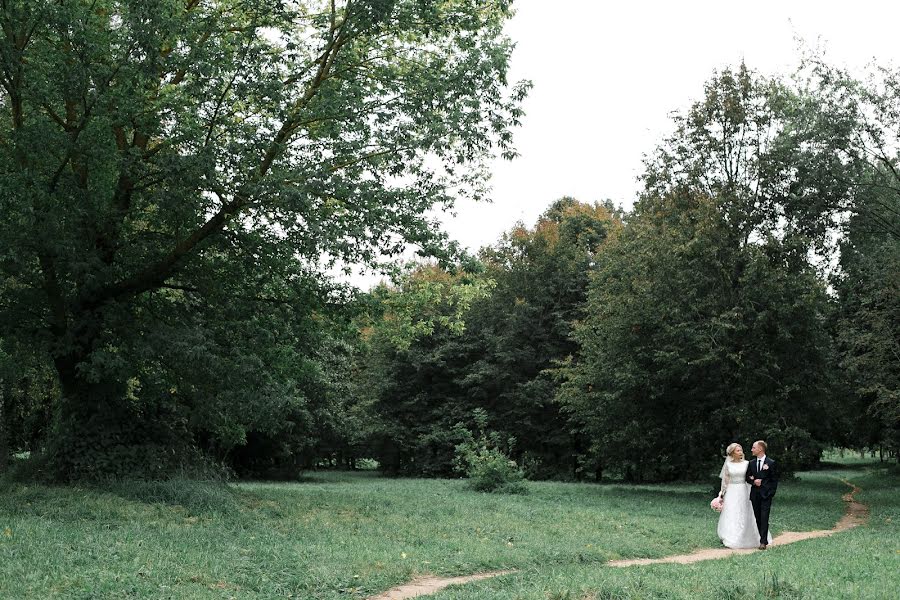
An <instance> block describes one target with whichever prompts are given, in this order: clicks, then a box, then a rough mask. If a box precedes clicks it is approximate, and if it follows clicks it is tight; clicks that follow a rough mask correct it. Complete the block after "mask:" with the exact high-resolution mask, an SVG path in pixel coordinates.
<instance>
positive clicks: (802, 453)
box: [765, 426, 822, 477]
mask: <svg viewBox="0 0 900 600" xmlns="http://www.w3.org/2000/svg"><path fill="white" fill-rule="evenodd" d="M765 435H766V437H765V440H766V444H768V446H769V452H771V454H772V457H773V458H774V459H775V460H776V461H778V468H779V475H780V476H781V477H789V476H791V475H793V474H794V473H796V472H797V471H805V470H807V469H810V468H812V467H814V466H816V465H817V464H819V461H820V460H821V459H822V444H820V443H819V442H817V441H816V440H814V439H813V437H812V436H811V435H810V434H809V432H808V431H806V430H805V429H801V428H799V427H794V426H786V427H784V428H777V427H773V428H770V429H768V430H766V432H765Z"/></svg>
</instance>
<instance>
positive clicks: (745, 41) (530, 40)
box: [354, 0, 900, 287]
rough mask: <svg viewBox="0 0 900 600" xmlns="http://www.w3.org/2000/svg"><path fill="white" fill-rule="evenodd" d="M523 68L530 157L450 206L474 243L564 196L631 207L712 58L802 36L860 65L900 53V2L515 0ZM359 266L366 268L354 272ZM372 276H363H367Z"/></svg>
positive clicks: (522, 131)
mask: <svg viewBox="0 0 900 600" xmlns="http://www.w3.org/2000/svg"><path fill="white" fill-rule="evenodd" d="M514 6H515V8H516V10H517V14H516V16H515V17H514V18H513V19H512V20H511V21H510V22H509V24H508V26H507V32H508V34H509V36H510V37H511V38H512V39H513V40H515V41H516V43H517V47H516V50H515V53H514V54H513V58H512V69H511V77H510V79H511V80H512V81H515V80H518V79H530V80H531V81H532V82H533V83H534V89H533V90H532V91H531V94H530V96H529V97H528V99H527V100H526V101H525V104H524V108H525V112H526V115H525V118H524V120H523V123H522V127H521V128H519V129H518V130H517V131H516V132H515V142H516V147H517V148H518V150H519V153H520V157H519V158H517V159H516V160H514V161H512V162H507V161H501V160H498V161H497V162H496V163H495V164H494V165H493V168H492V172H493V179H492V188H493V192H492V194H491V196H492V199H493V203H492V204H474V203H460V204H459V205H458V206H457V210H456V212H457V216H456V217H455V218H452V217H450V216H447V218H446V219H445V223H446V229H447V231H448V232H449V233H450V234H451V236H452V237H453V238H454V239H457V240H459V241H460V242H461V243H462V244H463V245H464V246H466V247H468V248H470V249H471V250H473V251H474V250H477V249H478V248H479V247H481V246H483V245H487V244H491V243H493V242H494V241H496V239H497V238H498V237H499V235H500V234H501V233H502V232H503V231H504V230H507V229H509V228H510V227H511V226H512V225H513V224H514V223H515V222H516V221H518V220H522V221H524V222H525V223H526V224H528V225H531V224H533V223H534V221H535V220H536V218H537V217H538V215H540V214H541V213H542V212H543V211H544V210H545V209H546V207H547V206H548V205H549V204H550V203H551V202H553V201H554V200H555V199H557V198H560V197H561V196H566V195H568V196H574V197H576V198H578V199H579V200H582V201H594V200H602V199H605V198H609V199H611V200H613V201H614V202H616V203H617V204H621V205H624V206H625V207H630V206H631V203H632V202H633V200H634V196H635V193H636V191H637V184H636V182H635V178H636V177H637V175H638V173H639V171H640V168H641V158H642V155H643V154H644V153H646V152H649V151H651V150H652V149H653V148H654V146H655V145H656V144H657V143H658V141H659V140H660V139H661V138H662V137H663V136H664V135H665V134H666V133H667V132H668V131H669V127H670V120H669V113H670V112H671V111H673V110H677V109H682V108H684V107H686V106H687V105H689V104H690V102H691V101H692V100H694V99H697V98H698V97H699V95H700V94H701V92H702V89H703V83H704V82H705V81H706V80H707V79H709V77H710V76H711V74H712V71H713V70H714V69H717V68H721V67H724V66H729V65H731V66H733V65H736V64H738V63H739V62H740V61H741V60H744V61H745V62H746V63H747V65H748V66H749V67H750V68H752V69H755V70H758V71H761V72H763V73H765V74H774V73H783V74H788V73H790V71H792V70H793V68H794V67H795V65H796V64H797V61H798V56H799V53H798V50H797V43H796V41H795V38H796V37H798V36H799V37H801V38H803V39H804V40H806V42H807V43H808V44H809V45H811V46H817V45H823V46H824V47H825V48H826V50H827V56H828V57H829V59H830V61H831V62H833V63H837V64H840V65H843V66H847V67H851V68H854V69H856V68H859V69H862V67H864V66H865V64H866V63H869V62H870V61H872V60H873V59H877V60H878V61H879V62H881V63H888V62H892V63H895V64H896V63H897V62H900V61H898V59H900V44H898V41H897V26H898V24H900V19H898V17H900V4H898V3H896V2H889V1H884V0H881V1H872V0H857V1H855V2H840V3H839V2H830V1H827V0H826V1H819V2H813V1H792V0H783V1H781V2H777V1H773V0H755V1H754V2H723V1H721V0H717V1H707V0H696V1H695V0H684V1H681V2H671V1H669V2H667V1H656V2H650V1H640V0H632V1H630V2H615V3H613V2H604V1H602V0H516V1H515V3H514ZM354 279H356V278H354ZM373 279H374V278H372V277H368V278H360V279H359V280H357V281H356V282H357V283H358V284H360V285H363V286H364V287H366V286H367V284H370V283H371V281H372V280H373Z"/></svg>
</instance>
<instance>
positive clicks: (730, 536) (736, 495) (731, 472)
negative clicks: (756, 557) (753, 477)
mask: <svg viewBox="0 0 900 600" xmlns="http://www.w3.org/2000/svg"><path fill="white" fill-rule="evenodd" d="M725 453H726V454H727V455H728V456H727V458H726V459H725V464H724V465H722V472H721V473H719V477H721V478H722V489H721V491H720V492H719V497H720V498H722V500H723V506H722V513H721V514H720V515H719V525H718V527H717V528H716V532H717V533H718V534H719V539H720V540H722V543H723V544H724V545H725V546H726V547H728V548H757V547H759V530H758V529H757V528H756V518H755V517H754V516H753V506H751V505H750V484H748V483H747V465H748V464H749V463H748V462H747V461H746V460H744V449H743V448H741V445H740V444H738V443H737V442H735V443H733V444H729V445H728V448H727V449H726V451H725ZM771 542H772V534H771V533H770V534H769V543H771Z"/></svg>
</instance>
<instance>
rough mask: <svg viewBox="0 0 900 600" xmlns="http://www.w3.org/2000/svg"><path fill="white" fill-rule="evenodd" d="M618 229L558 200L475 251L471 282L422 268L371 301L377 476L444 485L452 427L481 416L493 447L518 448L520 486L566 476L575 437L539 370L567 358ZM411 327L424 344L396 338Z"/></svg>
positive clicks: (597, 207)
mask: <svg viewBox="0 0 900 600" xmlns="http://www.w3.org/2000/svg"><path fill="white" fill-rule="evenodd" d="M618 223H619V221H618V217H617V216H616V213H615V211H614V210H612V209H611V208H610V207H609V206H606V205H601V204H585V203H580V202H577V201H575V200H573V199H571V198H564V199H562V200H559V201H557V202H555V203H554V204H553V205H552V206H551V207H550V208H549V209H548V210H547V211H546V212H545V213H544V215H542V216H541V217H540V219H539V220H538V222H537V223H536V224H535V226H534V227H533V228H530V229H529V228H526V227H524V226H521V225H520V226H517V227H515V228H514V229H512V230H511V231H510V232H508V233H507V234H505V235H504V236H503V237H502V238H501V239H500V240H499V241H498V242H497V244H495V245H494V246H491V247H487V248H483V249H482V251H481V252H480V264H481V272H479V273H477V274H466V273H459V272H457V273H453V274H451V273H450V272H447V271H442V270H440V269H437V268H423V269H421V270H420V271H418V272H415V273H414V276H412V277H409V278H407V279H404V280H402V282H401V285H400V286H399V287H398V289H395V290H388V289H387V288H384V289H382V290H376V294H375V296H376V299H377V300H378V301H380V303H381V306H382V307H383V309H382V310H383V312H382V313H381V315H380V318H379V319H377V320H375V322H374V324H373V325H372V330H371V337H370V341H369V344H370V346H369V351H370V353H371V354H370V355H369V358H368V360H367V364H366V371H367V374H368V377H371V381H372V382H373V383H372V385H371V386H370V387H371V388H372V389H373V391H374V393H373V396H374V397H375V400H374V402H373V403H372V410H373V411H374V413H375V414H376V415H377V417H378V421H377V425H376V427H375V429H376V432H375V438H376V441H375V449H376V453H377V455H378V458H379V461H380V462H381V464H382V465H383V467H384V468H385V469H386V470H388V471H389V472H401V473H407V474H425V475H441V476H450V475H452V474H453V468H452V463H453V453H454V447H455V446H456V445H457V444H459V443H460V442H461V441H462V439H460V438H459V433H458V432H457V431H456V430H455V429H454V425H455V424H456V423H458V422H466V421H468V419H469V415H470V414H471V411H472V410H473V409H475V408H481V409H484V410H486V411H488V412H489V413H490V414H491V415H492V417H493V421H494V427H495V428H496V430H497V431H498V432H499V433H500V434H501V435H503V436H505V437H509V436H512V437H515V438H516V439H518V440H521V441H522V444H521V445H520V446H519V447H517V448H515V449H514V450H513V455H512V457H513V458H515V459H516V460H517V461H518V462H519V463H520V464H524V465H526V468H527V469H528V473H529V475H530V476H532V477H537V478H542V477H543V478H545V477H557V478H562V477H571V476H572V474H573V472H574V471H575V467H576V459H577V453H578V452H579V449H578V444H579V439H578V435H579V434H578V432H577V431H575V432H574V433H573V427H572V425H571V424H570V423H568V422H567V419H566V418H565V416H564V415H562V414H561V413H560V409H559V406H558V405H557V404H556V403H555V402H554V395H555V391H556V386H557V383H556V381H555V380H554V378H553V377H552V376H551V375H550V373H549V370H551V369H553V368H554V367H555V364H556V361H558V360H562V359H564V358H565V357H566V356H568V355H570V354H572V353H574V352H576V351H577V346H576V345H575V343H574V342H573V340H572V339H571V330H572V321H573V320H574V319H576V318H577V317H578V316H579V314H580V311H581V309H582V307H583V303H584V299H585V295H586V290H587V286H588V279H589V273H590V271H591V269H592V268H593V267H592V265H593V261H594V258H595V255H596V252H597V250H598V248H599V246H600V244H601V243H602V242H603V240H604V239H605V238H606V236H607V235H608V233H609V231H611V230H613V229H615V228H616V227H618ZM475 292H477V294H476V293H475ZM461 297H464V298H468V299H470V301H469V302H466V303H465V304H464V303H462V302H460V301H459V300H458V299H459V298H461ZM409 307H413V308H414V310H413V311H409V310H406V309H408V308H409ZM412 315H418V317H417V318H418V319H419V320H418V321H415V320H414V318H413V317H412ZM418 325H423V326H426V327H427V331H425V333H427V335H418V334H416V335H400V336H398V332H402V331H410V327H411V326H418ZM398 337H399V338H401V339H402V340H403V343H399V342H398ZM407 341H408V343H407Z"/></svg>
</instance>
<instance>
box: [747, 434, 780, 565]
mask: <svg viewBox="0 0 900 600" xmlns="http://www.w3.org/2000/svg"><path fill="white" fill-rule="evenodd" d="M750 452H751V453H752V454H753V456H754V458H753V460H751V461H750V464H749V465H748V466H747V481H748V482H749V483H750V485H751V486H752V487H751V488H750V504H752V505H753V515H754V516H755V517H756V528H757V529H759V549H760V550H765V549H766V546H767V545H768V543H769V511H770V510H771V509H772V498H773V497H775V490H777V489H778V470H777V469H776V468H775V461H774V460H772V459H771V458H769V457H768V456H766V443H765V442H764V441H762V440H759V441H756V442H753V446H751V448H750Z"/></svg>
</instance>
